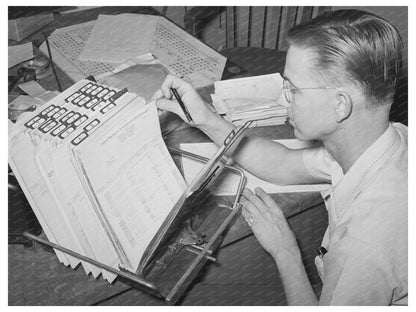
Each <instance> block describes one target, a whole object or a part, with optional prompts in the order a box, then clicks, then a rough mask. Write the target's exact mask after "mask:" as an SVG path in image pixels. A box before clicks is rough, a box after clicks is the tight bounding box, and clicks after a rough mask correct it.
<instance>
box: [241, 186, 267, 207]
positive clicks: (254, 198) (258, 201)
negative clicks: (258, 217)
mask: <svg viewBox="0 0 416 312" xmlns="http://www.w3.org/2000/svg"><path fill="white" fill-rule="evenodd" d="M243 196H244V197H245V198H247V200H249V201H250V202H251V203H253V206H254V207H255V209H256V210H257V211H259V212H260V211H266V210H267V208H266V207H265V205H264V203H263V202H262V200H261V199H260V198H258V197H257V195H255V194H254V193H253V192H252V191H251V190H249V189H244V191H243Z"/></svg>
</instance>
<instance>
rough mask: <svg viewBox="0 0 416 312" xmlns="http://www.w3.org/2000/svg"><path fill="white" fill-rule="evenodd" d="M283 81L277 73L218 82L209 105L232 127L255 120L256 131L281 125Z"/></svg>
mask: <svg viewBox="0 0 416 312" xmlns="http://www.w3.org/2000/svg"><path fill="white" fill-rule="evenodd" d="M282 81H283V80H282V77H281V76H280V74H278V73H277V74H270V75H263V76H255V77H247V78H239V79H231V80H225V81H217V82H215V84H214V85H215V94H211V97H212V102H213V105H214V107H215V108H216V110H217V113H219V114H220V115H223V117H224V119H226V120H228V121H230V122H232V123H234V124H235V125H240V124H242V123H244V122H245V121H247V120H255V122H253V124H252V126H255V127H256V126H269V125H279V124H284V123H285V121H286V119H287V108H286V106H283V105H281V104H280V100H279V98H280V96H281V93H282Z"/></svg>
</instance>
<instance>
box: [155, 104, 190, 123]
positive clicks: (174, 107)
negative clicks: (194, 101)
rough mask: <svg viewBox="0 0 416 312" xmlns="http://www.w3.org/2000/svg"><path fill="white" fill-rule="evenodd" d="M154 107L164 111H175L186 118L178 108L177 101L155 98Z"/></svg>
mask: <svg viewBox="0 0 416 312" xmlns="http://www.w3.org/2000/svg"><path fill="white" fill-rule="evenodd" d="M156 107H157V108H159V109H161V110H164V111H169V112H172V113H175V114H176V115H178V116H180V117H181V118H182V119H183V120H186V116H185V115H184V113H183V111H182V109H181V108H180V106H179V104H178V103H177V102H173V101H171V100H166V99H159V100H156Z"/></svg>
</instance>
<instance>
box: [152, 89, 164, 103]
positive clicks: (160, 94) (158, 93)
mask: <svg viewBox="0 0 416 312" xmlns="http://www.w3.org/2000/svg"><path fill="white" fill-rule="evenodd" d="M163 97H165V95H164V94H163V92H162V90H160V89H159V90H157V91H156V92H155V93H154V94H153V95H152V97H151V98H150V101H156V100H158V99H161V98H163Z"/></svg>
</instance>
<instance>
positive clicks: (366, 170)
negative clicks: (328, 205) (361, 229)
mask: <svg viewBox="0 0 416 312" xmlns="http://www.w3.org/2000/svg"><path fill="white" fill-rule="evenodd" d="M399 143H400V140H399V134H398V133H397V131H396V130H395V129H394V127H393V126H392V125H391V124H390V125H389V127H388V128H387V130H386V131H385V132H384V133H383V134H382V135H381V136H380V137H379V138H378V139H377V140H376V141H375V142H374V143H373V144H372V145H371V146H370V147H369V148H367V150H366V151H365V152H364V153H363V154H362V155H361V156H360V157H359V158H358V159H357V160H356V161H355V162H354V164H353V165H352V167H351V168H350V169H349V170H348V172H347V174H345V175H344V176H343V177H342V179H340V181H339V182H338V183H337V184H336V185H335V186H334V188H333V194H332V200H333V209H334V210H333V212H334V213H335V214H334V216H333V217H334V219H335V220H336V221H338V220H339V219H340V218H341V217H342V215H343V214H344V213H345V211H347V210H348V208H349V207H350V206H351V204H352V203H353V201H354V199H355V198H356V197H357V196H358V194H359V193H360V192H361V190H362V189H363V187H364V186H365V185H367V183H368V182H369V180H371V178H372V177H373V176H374V174H375V173H376V172H377V171H378V170H379V169H380V167H382V166H383V165H384V164H385V163H386V162H387V160H388V159H390V157H391V155H392V154H393V153H394V152H395V151H396V149H397V147H398V146H399Z"/></svg>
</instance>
